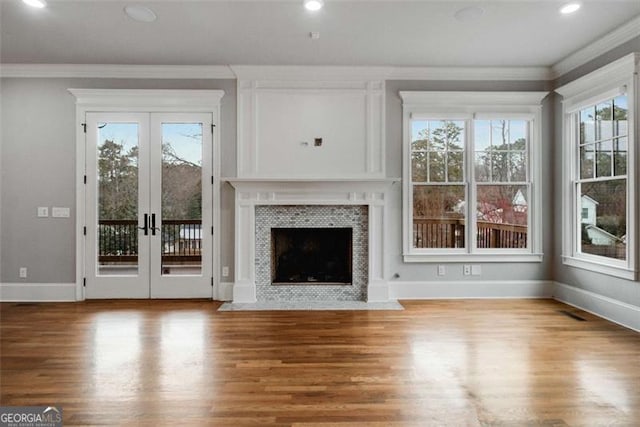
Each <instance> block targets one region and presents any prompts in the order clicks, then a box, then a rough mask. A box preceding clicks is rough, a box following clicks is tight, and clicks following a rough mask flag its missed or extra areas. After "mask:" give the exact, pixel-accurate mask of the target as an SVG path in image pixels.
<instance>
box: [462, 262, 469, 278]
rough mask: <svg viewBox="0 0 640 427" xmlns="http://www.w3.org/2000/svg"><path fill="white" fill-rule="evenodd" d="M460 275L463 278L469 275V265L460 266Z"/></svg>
mask: <svg viewBox="0 0 640 427" xmlns="http://www.w3.org/2000/svg"><path fill="white" fill-rule="evenodd" d="M462 274H464V275H465V276H470V275H471V264H465V265H463V266H462Z"/></svg>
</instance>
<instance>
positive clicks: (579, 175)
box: [558, 55, 637, 280]
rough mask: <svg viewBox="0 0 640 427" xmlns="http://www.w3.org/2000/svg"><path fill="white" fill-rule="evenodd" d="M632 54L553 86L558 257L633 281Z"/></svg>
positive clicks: (634, 224)
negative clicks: (559, 125) (559, 153)
mask: <svg viewBox="0 0 640 427" xmlns="http://www.w3.org/2000/svg"><path fill="white" fill-rule="evenodd" d="M635 68H636V66H635V55H631V56H628V57H625V58H622V59H621V60H618V61H616V62H614V63H612V64H610V65H608V66H606V67H603V68H602V69H600V70H597V71H595V72H593V73H591V74H589V75H587V76H584V77H582V78H580V79H578V80H576V81H574V82H572V83H569V84H568V85H565V86H563V87H561V88H559V89H558V92H559V93H560V94H561V95H563V97H564V99H563V126H564V141H563V144H564V157H565V161H564V162H563V164H564V165H566V168H565V172H564V178H563V179H564V186H563V188H564V197H563V200H565V206H563V224H564V231H565V232H564V233H563V262H564V263H565V264H568V265H572V266H575V267H581V268H585V269H588V270H592V271H598V272H601V273H605V274H610V275H614V276H617V277H623V278H628V279H632V280H634V279H635V277H636V274H637V273H636V271H635V265H636V263H635V258H636V256H637V255H636V254H635V251H634V250H633V249H634V247H635V244H636V242H635V232H634V230H635V229H636V220H635V219H636V212H635V209H634V206H635V203H636V202H635V195H634V193H635V192H634V182H635V178H634V176H635V165H634V161H633V160H634V158H635V157H634V146H633V144H632V143H630V142H631V141H634V137H633V132H634V129H633V123H634V121H633V117H631V112H632V111H634V110H633V108H634V105H633V104H634V100H633V97H632V96H631V95H630V94H633V93H634V91H633V90H632V89H633V85H634V84H635V83H634V79H633V73H634V71H635Z"/></svg>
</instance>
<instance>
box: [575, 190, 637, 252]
mask: <svg viewBox="0 0 640 427" xmlns="http://www.w3.org/2000/svg"><path fill="white" fill-rule="evenodd" d="M579 193H580V202H581V206H582V209H583V210H585V209H586V210H587V212H588V214H587V215H586V218H585V217H584V216H583V217H582V221H581V223H582V224H581V238H580V241H581V250H582V252H583V253H587V254H592V255H600V256H603V257H607V258H615V259H622V260H624V259H626V249H627V214H626V212H627V203H626V200H627V180H626V179H616V180H608V181H601V182H590V183H583V184H579Z"/></svg>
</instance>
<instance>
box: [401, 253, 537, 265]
mask: <svg viewBox="0 0 640 427" xmlns="http://www.w3.org/2000/svg"><path fill="white" fill-rule="evenodd" d="M403 258H404V262H423V263H430V262H542V258H543V254H531V253H526V254H513V253H492V254H443V253H433V254H404V256H403Z"/></svg>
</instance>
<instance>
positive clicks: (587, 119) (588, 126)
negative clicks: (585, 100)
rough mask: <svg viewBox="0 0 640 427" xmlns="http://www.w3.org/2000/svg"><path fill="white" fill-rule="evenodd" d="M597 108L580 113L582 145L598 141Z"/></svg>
mask: <svg viewBox="0 0 640 427" xmlns="http://www.w3.org/2000/svg"><path fill="white" fill-rule="evenodd" d="M595 117H596V116H595V107H590V108H585V109H584V110H582V111H580V143H581V144H585V143H589V142H594V141H595V140H596V121H595Z"/></svg>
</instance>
